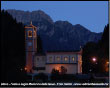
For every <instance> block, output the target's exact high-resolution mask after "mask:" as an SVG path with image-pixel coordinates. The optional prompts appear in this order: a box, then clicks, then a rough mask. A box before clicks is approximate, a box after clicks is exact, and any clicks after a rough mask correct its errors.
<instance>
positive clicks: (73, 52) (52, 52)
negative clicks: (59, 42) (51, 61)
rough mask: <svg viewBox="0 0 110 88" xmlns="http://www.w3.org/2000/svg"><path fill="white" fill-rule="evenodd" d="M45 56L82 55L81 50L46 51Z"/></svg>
mask: <svg viewBox="0 0 110 88" xmlns="http://www.w3.org/2000/svg"><path fill="white" fill-rule="evenodd" d="M46 54H82V50H75V51H48V52H47V53H46Z"/></svg>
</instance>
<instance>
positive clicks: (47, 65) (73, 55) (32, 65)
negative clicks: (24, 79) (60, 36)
mask: <svg viewBox="0 0 110 88" xmlns="http://www.w3.org/2000/svg"><path fill="white" fill-rule="evenodd" d="M25 46H26V67H25V69H26V70H27V72H28V73H30V72H31V73H46V74H51V72H52V70H53V69H55V70H57V71H59V73H60V72H61V68H62V67H63V68H65V69H66V74H76V73H82V49H81V50H79V51H74V52H73V51H72V52H55V51H53V52H46V53H45V54H41V53H37V27H35V26H34V25H32V23H31V24H30V25H29V26H25Z"/></svg>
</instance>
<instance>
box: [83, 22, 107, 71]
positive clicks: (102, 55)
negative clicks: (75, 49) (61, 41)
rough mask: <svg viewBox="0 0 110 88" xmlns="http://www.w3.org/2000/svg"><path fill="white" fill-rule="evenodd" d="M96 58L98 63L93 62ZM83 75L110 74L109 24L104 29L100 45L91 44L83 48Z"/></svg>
mask: <svg viewBox="0 0 110 88" xmlns="http://www.w3.org/2000/svg"><path fill="white" fill-rule="evenodd" d="M94 57H95V58H96V62H94V61H92V59H93V58H94ZM82 59H83V63H82V68H83V73H106V72H109V69H108V67H109V65H108V63H107V62H108V61H109V24H107V25H106V26H105V28H104V31H103V35H102V38H101V40H99V42H98V43H94V42H89V43H87V44H86V45H85V46H84V48H83V56H82Z"/></svg>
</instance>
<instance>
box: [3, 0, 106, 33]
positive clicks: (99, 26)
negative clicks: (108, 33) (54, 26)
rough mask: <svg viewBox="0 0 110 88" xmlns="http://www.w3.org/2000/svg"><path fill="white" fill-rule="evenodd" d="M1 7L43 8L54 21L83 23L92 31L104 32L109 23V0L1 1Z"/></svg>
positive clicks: (32, 9)
mask: <svg viewBox="0 0 110 88" xmlns="http://www.w3.org/2000/svg"><path fill="white" fill-rule="evenodd" d="M1 9H5V10H7V9H16V10H24V11H30V12H31V11H35V10H42V11H44V12H45V13H46V14H48V15H49V16H50V17H51V18H52V19H53V21H54V22H55V21H57V20H62V21H69V22H70V23H72V24H73V25H75V24H81V25H82V26H84V27H86V28H87V29H89V30H90V31H92V32H97V33H98V32H103V29H104V27H105V25H106V24H107V23H108V1H1Z"/></svg>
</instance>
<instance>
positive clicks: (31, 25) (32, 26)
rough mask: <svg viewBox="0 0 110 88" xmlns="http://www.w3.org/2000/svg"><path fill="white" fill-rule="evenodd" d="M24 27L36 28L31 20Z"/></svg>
mask: <svg viewBox="0 0 110 88" xmlns="http://www.w3.org/2000/svg"><path fill="white" fill-rule="evenodd" d="M25 28H36V26H34V25H33V24H32V21H31V22H30V25H27V26H25Z"/></svg>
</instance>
